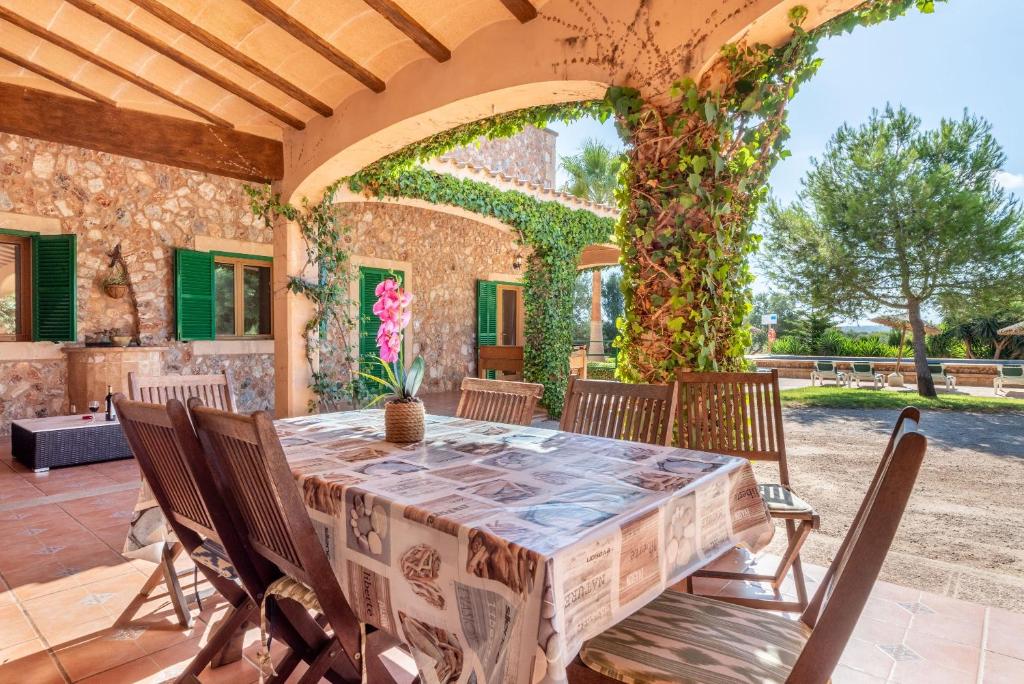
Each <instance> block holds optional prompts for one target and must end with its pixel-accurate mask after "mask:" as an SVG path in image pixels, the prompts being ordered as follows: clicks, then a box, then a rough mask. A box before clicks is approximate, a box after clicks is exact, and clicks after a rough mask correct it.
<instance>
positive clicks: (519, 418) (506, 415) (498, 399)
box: [455, 378, 544, 425]
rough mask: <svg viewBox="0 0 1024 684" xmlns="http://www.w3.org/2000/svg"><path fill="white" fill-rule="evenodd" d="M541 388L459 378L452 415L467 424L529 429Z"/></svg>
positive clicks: (505, 382) (528, 383) (526, 383)
mask: <svg viewBox="0 0 1024 684" xmlns="http://www.w3.org/2000/svg"><path fill="white" fill-rule="evenodd" d="M543 393H544V386H543V385H537V384H534V383H530V382H511V381H509V380H482V379H480V378H463V379H462V394H461V396H460V397H459V405H458V407H456V409H455V415H456V416H458V417H459V418H469V419H471V420H489V421H493V422H495V423H511V424H512V425H529V424H530V423H532V422H533V412H534V411H535V410H536V409H537V401H538V400H539V399H540V397H541V394H543Z"/></svg>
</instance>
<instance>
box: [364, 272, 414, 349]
mask: <svg viewBox="0 0 1024 684" xmlns="http://www.w3.org/2000/svg"><path fill="white" fill-rule="evenodd" d="M374 292H375V293H376V295H377V298H378V299H377V301H376V302H374V304H373V313H374V315H375V316H377V317H378V318H380V328H379V329H378V330H377V347H378V348H379V349H380V358H381V359H382V360H383V361H385V362H387V363H394V362H395V361H397V360H398V358H399V355H400V353H401V349H402V330H403V329H405V327H406V326H408V325H409V323H410V322H411V321H412V312H411V311H409V305H410V304H412V300H413V296H412V295H411V294H410V293H408V292H406V291H405V290H403V289H402V288H401V287H399V285H398V282H397V281H396V280H395V279H394V278H388V279H387V280H384V281H382V282H381V283H380V284H378V285H377V289H376V290H374Z"/></svg>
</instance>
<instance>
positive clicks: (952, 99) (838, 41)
mask: <svg viewBox="0 0 1024 684" xmlns="http://www.w3.org/2000/svg"><path fill="white" fill-rule="evenodd" d="M1021 26H1024V0H949V2H945V3H941V4H937V5H936V11H935V13H934V14H931V15H922V14H920V13H919V12H917V11H916V10H911V11H910V12H909V13H908V14H907V16H906V17H903V18H901V19H898V20H896V21H893V22H889V23H886V24H881V25H879V26H873V27H870V28H861V29H858V30H856V31H854V32H853V33H852V34H848V35H845V36H839V37H837V38H833V39H831V40H828V41H825V42H823V43H822V44H821V46H820V49H819V56H820V57H822V58H823V59H824V64H823V65H822V67H821V70H820V71H819V72H818V74H817V75H816V76H815V77H814V78H813V79H811V80H810V81H808V82H807V83H806V84H804V86H803V87H802V88H801V90H800V93H799V94H798V95H797V96H796V98H795V99H794V101H793V103H792V104H791V106H790V114H789V124H790V127H791V128H792V137H791V138H790V139H789V141H788V147H789V150H790V151H791V152H792V156H791V157H790V158H788V159H786V160H784V161H783V162H782V163H780V164H779V165H778V166H777V167H776V168H775V170H774V171H773V172H772V175H771V178H770V181H769V182H770V185H771V191H772V193H773V194H774V195H775V196H776V197H778V198H779V199H780V200H782V201H784V202H788V201H791V200H793V199H795V197H796V193H797V192H799V190H800V179H801V177H802V176H803V175H804V173H805V172H806V171H807V170H808V168H809V162H810V159H811V157H814V156H818V155H820V154H821V152H822V150H823V149H824V147H825V144H826V143H827V142H828V140H829V138H830V137H831V136H832V134H833V133H834V132H835V130H836V129H837V128H838V127H839V126H840V125H841V124H843V123H844V122H848V123H850V124H852V125H858V124H860V123H863V122H864V121H865V120H866V119H867V117H868V115H869V114H870V112H871V110H872V109H873V108H882V107H884V106H885V104H886V103H887V102H889V103H892V104H893V105H900V104H902V105H904V106H906V107H907V108H908V109H909V110H910V111H911V112H913V113H914V114H916V115H917V116H919V117H920V118H921V119H922V120H923V122H924V125H925V126H934V125H935V124H937V123H938V122H939V120H940V119H942V118H944V117H945V118H950V117H952V118H959V117H960V116H961V114H962V113H963V110H964V108H965V107H966V108H967V109H969V110H970V111H971V112H972V113H974V114H978V115H981V116H983V117H985V118H986V119H988V120H989V122H991V123H992V126H993V133H994V135H995V136H996V139H997V140H999V142H1000V143H1001V144H1002V146H1003V149H1004V151H1005V152H1006V157H1007V161H1006V165H1005V167H1004V174H1003V175H1002V176H1001V180H1002V182H1003V184H1004V186H1006V187H1007V188H1008V189H1010V190H1011V191H1015V192H1016V194H1017V195H1018V196H1022V197H1024V68H1022V63H1024V58H1022V56H1024V40H1022V38H1021V34H1020V27H1021ZM552 128H553V129H554V130H556V131H558V133H559V137H558V154H559V155H566V154H573V153H574V152H575V151H577V150H578V149H579V146H580V145H581V144H582V142H583V140H584V139H586V138H588V137H594V138H599V139H601V140H603V141H605V142H606V143H607V144H609V145H612V146H614V147H616V148H618V147H621V143H620V142H619V139H618V135H617V134H616V133H615V128H614V126H613V125H612V124H611V123H610V122H609V123H607V124H605V125H603V126H602V125H601V124H599V123H597V122H596V121H586V122H580V123H577V124H573V125H571V126H565V125H553V126H552ZM766 286H767V283H765V282H764V280H763V278H759V279H758V282H757V284H756V285H755V290H756V291H761V290H763V289H765V287H766Z"/></svg>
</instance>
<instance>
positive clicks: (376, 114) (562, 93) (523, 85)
mask: <svg viewBox="0 0 1024 684" xmlns="http://www.w3.org/2000/svg"><path fill="white" fill-rule="evenodd" d="M860 2H861V0H695V1H693V2H680V1H679V0H588V2H581V1H580V0H549V1H547V2H543V1H538V0H534V3H533V4H534V5H535V6H536V7H537V8H538V9H539V10H540V16H539V17H537V18H536V19H534V20H533V21H530V22H527V23H525V24H519V23H517V22H515V21H513V20H509V21H502V22H497V23H494V24H490V25H488V26H485V27H483V28H481V29H480V30H479V31H477V32H476V33H475V34H473V35H472V36H470V37H469V38H467V39H466V40H465V41H463V42H462V43H461V44H460V45H458V46H457V47H456V48H455V49H454V50H453V51H452V57H451V59H450V60H448V61H447V62H444V63H441V64H438V63H435V62H433V61H431V60H429V59H422V60H419V61H417V62H414V63H412V64H410V65H408V66H407V67H405V68H404V69H402V70H401V71H399V72H398V73H397V74H395V75H394V76H393V77H391V78H390V79H388V82H387V89H386V90H385V91H384V92H383V93H380V94H374V93H372V92H370V91H362V92H359V93H357V94H355V95H353V96H351V97H349V98H347V99H346V100H344V101H343V102H341V103H340V104H339V105H338V106H337V107H336V108H335V114H334V116H332V117H330V118H322V117H317V118H314V119H313V120H312V121H310V122H309V123H308V125H307V127H306V129H305V130H303V131H286V132H285V135H284V140H283V142H284V150H285V170H284V176H283V179H282V180H281V181H280V182H278V183H277V184H276V185H275V189H276V190H278V191H279V192H280V193H281V196H282V197H283V198H285V199H286V200H288V201H290V202H292V203H297V202H298V201H299V200H301V199H302V198H303V197H308V198H310V199H311V200H314V201H316V200H318V199H319V198H320V196H321V195H322V192H323V188H324V187H326V186H327V185H328V184H330V183H332V182H334V181H335V180H336V179H338V178H341V177H343V176H346V175H349V174H351V173H353V172H355V171H357V170H359V169H360V168H362V167H363V166H365V165H367V164H369V163H371V162H373V161H376V160H377V159H379V158H381V157H383V156H386V155H387V154H390V153H392V152H394V151H396V150H398V149H400V148H402V147H403V146H405V145H408V144H409V143H412V142H415V141H417V140H422V139H424V138H427V137H429V136H431V135H434V134H436V133H439V132H442V131H445V130H448V129H450V128H453V127H455V126H458V125H460V124H463V123H467V122H470V121H475V120H479V119H483V118H486V117H488V116H491V115H494V114H497V113H502V112H508V111H512V110H515V109H521V108H524V107H530V106H536V105H540V104H551V103H557V102H570V101H578V100H585V99H591V98H596V97H601V96H602V95H603V94H604V92H605V90H606V88H607V86H608V85H609V84H616V85H626V86H632V87H635V88H637V89H639V90H640V91H641V92H642V93H643V94H644V95H645V96H647V97H658V96H660V95H661V94H663V93H664V92H665V91H666V89H667V87H668V85H669V82H670V81H671V80H673V79H676V78H680V77H682V76H686V75H690V76H694V77H700V75H701V74H702V73H704V71H705V70H707V69H708V68H709V67H710V65H712V64H713V63H714V61H715V58H716V56H717V55H718V54H719V51H720V50H721V47H722V46H723V45H725V44H727V43H729V42H731V41H733V40H736V39H739V38H746V39H748V40H751V41H758V42H770V43H775V44H777V43H781V42H784V41H785V40H788V38H789V37H790V31H789V29H788V28H787V23H788V22H787V13H788V11H789V9H790V8H792V7H794V6H796V5H803V6H805V7H807V9H808V20H807V22H806V23H805V27H806V28H810V27H813V26H815V25H817V24H819V23H820V22H822V21H824V20H827V19H829V18H831V17H833V16H835V15H837V14H840V13H841V12H844V11H846V10H848V9H850V8H851V7H854V6H856V5H857V4H859V3H860ZM274 245H275V246H274V256H275V263H276V264H278V265H279V268H278V270H277V271H276V272H275V278H276V281H277V286H276V292H277V295H276V296H275V309H274V310H275V321H274V335H275V351H276V354H275V367H276V373H277V382H276V406H277V411H278V413H279V415H282V416H284V415H294V414H296V413H301V412H302V411H304V410H305V406H306V403H307V401H308V400H309V398H310V393H309V390H308V369H307V367H306V361H305V355H304V351H303V349H302V332H301V331H302V330H303V326H304V324H305V321H306V320H308V318H309V316H310V312H311V308H310V305H309V303H308V302H307V301H305V300H301V299H300V298H299V297H297V296H296V295H293V294H290V293H289V292H288V289H287V278H288V275H289V274H295V273H300V272H302V270H303V268H304V262H305V250H304V246H303V243H302V240H301V237H300V236H299V235H298V230H297V228H296V227H295V226H288V227H286V228H285V229H283V230H278V231H275V240H274Z"/></svg>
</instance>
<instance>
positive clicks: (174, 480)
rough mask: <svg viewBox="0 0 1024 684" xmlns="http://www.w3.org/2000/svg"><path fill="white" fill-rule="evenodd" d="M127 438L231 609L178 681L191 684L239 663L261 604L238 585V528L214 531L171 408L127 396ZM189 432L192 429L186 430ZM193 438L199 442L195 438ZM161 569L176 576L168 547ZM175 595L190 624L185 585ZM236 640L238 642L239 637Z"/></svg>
mask: <svg viewBox="0 0 1024 684" xmlns="http://www.w3.org/2000/svg"><path fill="white" fill-rule="evenodd" d="M114 406H115V407H116V409H117V414H118V416H119V417H120V422H121V427H122V429H123V430H124V435H125V439H127V440H128V444H129V446H131V449H132V452H133V453H134V454H135V459H136V460H137V461H138V464H139V468H140V469H141V470H142V473H143V475H145V477H146V481H147V482H148V483H149V487H150V490H151V491H152V493H153V497H154V498H155V499H156V501H157V503H158V504H159V506H160V509H161V510H162V511H163V513H164V516H165V517H166V519H167V522H168V524H169V525H170V527H171V529H172V530H173V531H174V534H175V536H177V538H178V543H179V544H180V545H181V547H182V548H183V549H184V550H185V551H186V552H187V553H188V554H189V556H191V558H192V559H193V560H194V561H195V563H196V567H197V568H198V570H199V571H200V572H202V574H203V576H204V577H205V578H206V579H207V580H208V581H209V582H210V584H211V585H212V586H213V587H214V589H216V590H217V592H219V593H220V594H221V596H223V597H224V598H225V599H227V601H228V603H229V604H230V605H231V609H230V611H229V612H228V614H227V615H226V616H225V617H224V618H223V621H222V622H221V623H220V625H219V626H218V627H217V628H216V630H215V631H214V632H213V633H212V636H210V637H209V638H208V639H207V642H206V645H205V646H204V647H203V648H202V649H200V651H199V653H197V654H196V656H195V657H194V658H193V659H192V662H190V663H189V665H188V667H186V668H185V670H184V671H183V672H182V673H181V675H179V677H178V679H177V681H179V682H184V681H192V680H193V679H194V678H195V677H198V675H199V673H200V672H202V671H203V669H204V668H205V667H206V666H207V665H208V664H211V663H213V665H214V666H215V667H216V666H217V665H220V664H224V663H227V662H234V661H237V660H238V659H239V658H241V656H242V652H241V646H242V644H241V635H240V634H239V629H240V628H241V627H242V625H244V624H245V623H246V622H247V621H250V620H254V619H255V617H256V615H257V613H256V604H255V603H254V602H253V601H252V600H251V599H250V597H249V595H248V594H247V593H246V592H245V591H244V590H243V589H242V588H241V587H240V586H239V585H238V583H237V580H238V576H237V574H236V569H235V566H234V564H233V563H232V562H231V561H230V560H229V559H228V557H227V554H226V552H225V551H224V546H223V542H222V538H221V533H222V532H223V533H224V534H225V535H228V536H231V535H233V534H234V532H233V529H231V528H228V529H226V530H225V529H223V528H221V529H219V530H217V529H215V527H214V525H213V522H212V520H211V517H210V513H209V510H208V509H207V506H206V504H205V502H204V500H203V497H202V496H201V495H200V493H199V490H198V485H197V482H196V477H195V476H194V475H193V473H192V470H191V468H190V467H189V465H188V463H187V461H186V457H185V454H184V452H183V449H182V447H181V445H180V441H179V440H178V438H177V436H176V430H175V426H174V425H173V423H172V421H171V418H170V416H169V415H168V412H167V408H166V407H165V406H162V405H159V404H147V403H141V402H135V401H129V400H128V399H127V398H125V396H124V395H123V394H120V393H119V394H117V395H115V397H114ZM186 428H187V429H188V430H191V429H192V427H191V426H190V425H189V426H186ZM192 439H193V440H195V435H194V433H193V436H192ZM161 565H162V567H163V568H164V571H165V573H166V574H167V576H168V577H174V576H175V574H174V561H173V554H172V552H171V550H170V547H166V546H165V548H164V557H163V562H162V564H161ZM175 586H176V587H177V592H174V591H173V590H172V593H171V595H170V598H171V602H172V604H173V606H174V610H175V612H176V613H177V614H178V618H179V621H185V622H187V623H190V622H191V621H190V619H187V618H190V617H191V616H190V613H189V609H188V605H187V603H186V601H185V597H184V594H183V593H182V591H181V588H180V585H177V583H175ZM235 637H237V638H235Z"/></svg>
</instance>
